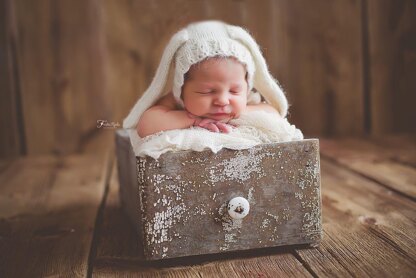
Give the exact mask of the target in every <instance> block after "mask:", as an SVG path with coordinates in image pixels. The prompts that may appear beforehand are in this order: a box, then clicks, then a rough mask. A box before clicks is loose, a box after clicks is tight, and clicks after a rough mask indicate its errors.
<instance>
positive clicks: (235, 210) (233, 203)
mask: <svg viewBox="0 0 416 278" xmlns="http://www.w3.org/2000/svg"><path fill="white" fill-rule="evenodd" d="M227 209H228V214H229V215H230V216H231V218H233V219H243V218H244V217H246V216H247V214H248V212H249V211H250V204H249V203H248V201H247V200H246V199H245V198H243V197H235V198H232V199H231V200H230V201H229V202H228V207H227Z"/></svg>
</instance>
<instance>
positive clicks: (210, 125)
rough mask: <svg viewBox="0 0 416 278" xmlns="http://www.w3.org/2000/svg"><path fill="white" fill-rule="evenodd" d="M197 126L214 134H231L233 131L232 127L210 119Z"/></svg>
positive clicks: (203, 120)
mask: <svg viewBox="0 0 416 278" xmlns="http://www.w3.org/2000/svg"><path fill="white" fill-rule="evenodd" d="M196 126H199V127H202V128H205V129H208V130H209V131H212V132H222V133H230V132H231V130H232V126H231V125H229V124H226V123H222V122H219V121H216V120H213V119H208V118H205V119H202V120H201V121H200V122H199V123H197V124H196Z"/></svg>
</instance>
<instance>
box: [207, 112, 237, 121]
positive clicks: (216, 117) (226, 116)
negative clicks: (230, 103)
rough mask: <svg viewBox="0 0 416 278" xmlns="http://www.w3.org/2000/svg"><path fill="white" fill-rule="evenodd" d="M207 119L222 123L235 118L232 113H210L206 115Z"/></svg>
mask: <svg viewBox="0 0 416 278" xmlns="http://www.w3.org/2000/svg"><path fill="white" fill-rule="evenodd" d="M204 117H205V118H209V119H213V120H217V121H222V120H230V119H232V118H233V114H231V113H212V114H211V113H210V114H206V115H204Z"/></svg>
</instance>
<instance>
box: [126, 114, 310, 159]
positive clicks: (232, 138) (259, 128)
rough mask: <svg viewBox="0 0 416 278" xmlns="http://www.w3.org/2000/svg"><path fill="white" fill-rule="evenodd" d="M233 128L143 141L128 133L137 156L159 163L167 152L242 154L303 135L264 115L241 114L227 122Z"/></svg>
mask: <svg viewBox="0 0 416 278" xmlns="http://www.w3.org/2000/svg"><path fill="white" fill-rule="evenodd" d="M230 123H231V124H232V125H235V126H236V127H235V128H233V130H232V131H231V132H230V133H215V132H211V131H208V130H206V129H204V128H200V127H192V128H188V129H175V130H169V131H162V132H159V133H156V134H153V135H150V136H147V137H144V138H140V137H139V136H137V132H136V130H134V129H129V135H130V139H131V142H132V145H133V150H134V153H135V154H136V156H141V157H144V156H151V157H153V158H154V159H158V158H159V156H160V155H162V154H164V153H166V152H169V151H182V150H194V151H202V150H205V149H210V150H211V151H212V152H214V153H217V152H218V151H219V150H221V149H222V148H227V149H232V150H241V149H248V148H251V147H253V146H256V145H258V144H264V143H272V142H286V141H296V140H302V139H303V134H302V132H301V131H300V130H299V129H297V128H296V127H295V126H294V125H291V124H290V123H289V122H288V121H287V119H286V118H282V117H280V116H278V115H276V114H272V113H268V112H265V111H253V112H249V113H246V114H242V115H241V116H240V118H238V119H234V120H232V121H231V122H230Z"/></svg>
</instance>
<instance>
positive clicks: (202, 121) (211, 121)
mask: <svg viewBox="0 0 416 278" xmlns="http://www.w3.org/2000/svg"><path fill="white" fill-rule="evenodd" d="M213 122H215V120H213V119H209V118H204V119H202V120H201V122H200V123H199V125H200V126H204V125H207V124H210V123H213Z"/></svg>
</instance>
